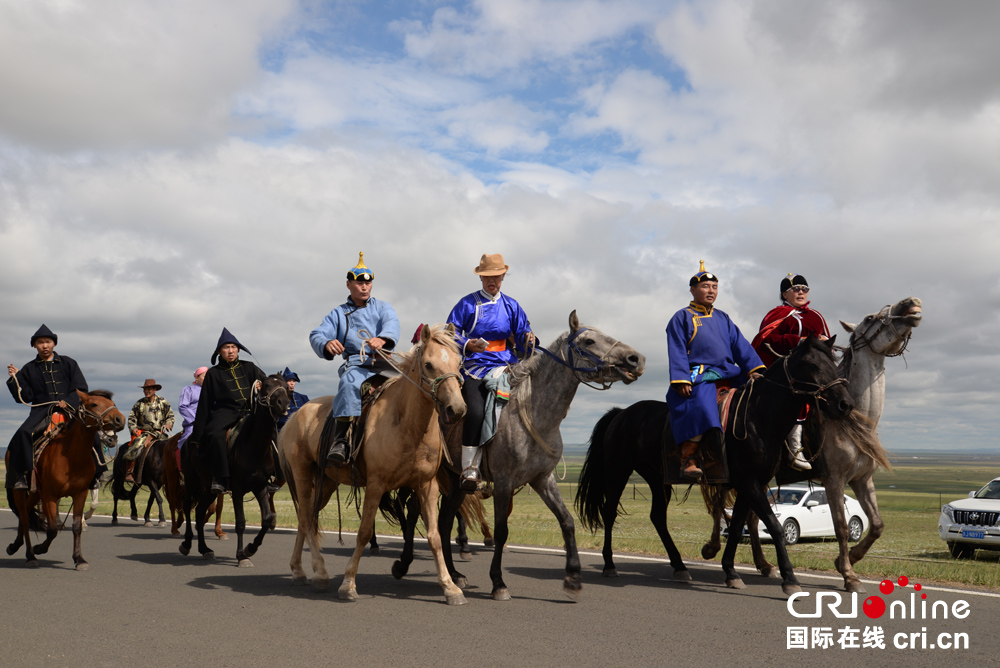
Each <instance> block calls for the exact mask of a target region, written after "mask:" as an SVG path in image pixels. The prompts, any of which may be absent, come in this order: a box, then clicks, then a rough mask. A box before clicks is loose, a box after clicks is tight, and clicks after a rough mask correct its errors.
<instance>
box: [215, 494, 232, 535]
mask: <svg viewBox="0 0 1000 668" xmlns="http://www.w3.org/2000/svg"><path fill="white" fill-rule="evenodd" d="M225 498H226V495H225V494H219V496H218V497H217V498H216V499H215V537H216V538H218V539H219V540H229V534H227V533H226V532H225V531H223V530H222V502H223V501H224V500H225Z"/></svg>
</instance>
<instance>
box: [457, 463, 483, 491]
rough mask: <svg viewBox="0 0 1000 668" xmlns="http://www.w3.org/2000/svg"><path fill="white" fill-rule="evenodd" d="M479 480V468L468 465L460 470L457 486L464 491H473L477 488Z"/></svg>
mask: <svg viewBox="0 0 1000 668" xmlns="http://www.w3.org/2000/svg"><path fill="white" fill-rule="evenodd" d="M480 480H482V477H481V476H480V475H479V469H478V468H476V467H474V466H470V467H468V468H467V469H465V470H464V471H462V477H461V481H460V482H459V484H458V486H459V487H461V488H462V490H464V491H466V492H475V491H476V489H478V488H479V481H480Z"/></svg>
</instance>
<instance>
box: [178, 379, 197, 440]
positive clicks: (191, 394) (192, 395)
mask: <svg viewBox="0 0 1000 668" xmlns="http://www.w3.org/2000/svg"><path fill="white" fill-rule="evenodd" d="M200 398H201V385H199V384H197V383H191V384H190V385H188V386H186V387H185V388H184V389H183V390H181V398H180V400H179V401H178V402H177V410H178V411H180V414H181V418H182V419H183V420H184V421H183V422H182V423H181V426H182V427H183V429H184V431H182V432H181V437H180V439H179V440H178V441H177V447H178V448H180V447H181V446H183V445H184V444H185V443H187V440H188V438H190V437H191V430H192V429H194V418H195V415H197V413H198V400H199V399H200Z"/></svg>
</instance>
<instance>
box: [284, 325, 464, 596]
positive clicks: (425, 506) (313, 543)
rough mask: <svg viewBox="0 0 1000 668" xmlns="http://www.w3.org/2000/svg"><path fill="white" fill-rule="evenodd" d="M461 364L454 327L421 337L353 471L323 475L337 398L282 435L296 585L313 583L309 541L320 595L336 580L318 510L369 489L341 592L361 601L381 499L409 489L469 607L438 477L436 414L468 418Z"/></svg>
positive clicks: (443, 572)
mask: <svg viewBox="0 0 1000 668" xmlns="http://www.w3.org/2000/svg"><path fill="white" fill-rule="evenodd" d="M461 360H462V358H461V355H460V354H459V351H458V347H457V345H456V344H455V329H454V326H452V325H449V326H448V327H446V328H440V327H435V329H434V330H431V329H430V328H429V327H427V326H426V325H425V326H424V327H423V328H422V329H421V331H420V342H419V343H418V344H417V345H416V346H414V347H413V349H412V350H410V351H409V352H408V353H406V354H404V355H402V359H401V361H400V362H399V366H400V368H401V369H403V370H404V373H403V374H402V375H401V376H399V377H396V378H393V379H391V380H389V381H387V382H386V384H385V385H384V389H383V391H382V394H381V396H380V397H379V399H378V400H377V401H375V403H374V404H373V405H372V407H371V411H370V413H369V415H368V420H367V422H366V424H365V431H364V445H363V447H362V449H361V452H360V454H359V455H358V459H357V461H356V462H355V463H354V465H353V466H341V467H336V468H334V467H331V468H324V466H323V464H324V463H325V462H323V461H320V459H319V451H320V434H321V432H322V430H323V424H324V422H325V421H326V417H327V415H328V414H329V413H330V411H331V409H332V406H333V397H322V398H320V399H316V400H313V401H310V402H309V403H307V404H306V405H305V406H303V407H302V408H300V409H299V410H298V412H296V413H295V415H293V416H292V417H291V419H290V420H289V421H288V423H287V424H286V425H285V427H284V428H283V429H282V430H281V433H280V434H279V435H278V450H279V452H280V456H281V466H282V469H283V470H284V472H285V478H286V480H287V481H288V489H289V491H290V492H291V494H292V500H293V502H294V503H295V510H296V513H297V514H298V523H299V528H298V534H297V535H296V538H295V547H294V548H293V551H292V560H291V564H290V565H291V569H292V574H293V582H294V583H295V584H304V583H305V582H306V574H305V572H304V571H303V570H302V546H303V544H304V543H305V542H306V541H308V543H309V551H310V552H311V553H312V567H313V574H314V579H313V583H314V584H315V585H316V586H317V587H318V588H320V589H325V588H326V587H327V583H328V582H329V579H330V576H329V575H328V574H327V572H326V566H325V564H324V562H323V557H322V555H321V554H320V547H319V511H320V510H321V509H322V508H323V507H324V506H326V504H327V502H328V501H329V500H330V496H331V495H332V494H333V492H334V491H335V490H336V489H337V487H338V486H339V485H353V484H357V485H358V486H361V485H364V486H366V490H365V501H364V507H363V509H362V514H361V526H360V528H359V529H358V536H357V545H356V547H355V549H354V554H353V555H352V556H351V559H350V561H349V562H348V564H347V569H346V570H345V572H344V582H343V584H341V586H340V590H339V592H338V594H339V596H340V598H342V599H345V600H352V601H353V600H357V598H358V593H357V588H356V585H355V577H356V575H357V572H358V563H359V561H360V559H361V554H362V552H363V551H364V548H365V545H366V544H367V543H368V541H369V539H370V538H371V536H372V534H373V533H374V527H375V513H376V512H377V511H378V507H379V501H380V499H381V498H382V494H383V493H384V492H386V491H390V490H393V489H398V488H400V487H409V488H411V489H412V490H414V491H415V492H416V494H417V497H418V498H419V499H420V508H421V515H422V516H423V519H424V525H425V526H426V527H427V542H428V544H429V545H430V548H431V552H432V553H433V554H434V562H435V564H436V566H437V573H438V583H439V584H440V585H441V588H442V589H443V590H444V593H445V597H446V599H447V601H448V603H449V604H450V605H461V604H463V603H465V596H464V595H463V594H462V590H461V589H459V588H458V587H456V586H455V583H454V582H452V579H451V576H450V575H448V569H447V567H446V566H445V562H444V556H443V555H442V549H441V548H442V546H441V536H440V534H439V533H438V523H437V512H438V510H437V503H438V480H437V472H438V468H439V467H440V464H441V457H442V453H443V443H442V438H441V431H440V427H439V426H438V415H437V412H436V411H435V408H437V411H439V412H440V413H441V414H442V415H446V416H448V417H449V419H450V420H451V421H452V422H454V421H456V420H458V419H460V418H462V417H463V416H464V415H465V402H464V401H463V400H462V392H461V377H460V376H459V365H460V364H461Z"/></svg>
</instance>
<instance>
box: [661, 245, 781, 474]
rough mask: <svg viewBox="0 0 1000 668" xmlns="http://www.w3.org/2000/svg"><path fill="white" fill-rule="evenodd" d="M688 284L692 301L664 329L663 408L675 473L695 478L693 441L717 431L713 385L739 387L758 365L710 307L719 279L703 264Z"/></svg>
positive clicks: (739, 337)
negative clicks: (675, 454) (673, 445)
mask: <svg viewBox="0 0 1000 668" xmlns="http://www.w3.org/2000/svg"><path fill="white" fill-rule="evenodd" d="M688 283H689V286H690V289H691V297H692V301H691V303H690V305H688V306H687V307H685V308H682V309H681V310H680V311H678V312H677V313H675V314H674V316H673V317H672V318H671V319H670V323H669V324H668V325H667V354H668V357H669V359H670V390H669V391H668V392H667V405H668V406H669V407H670V429H671V430H672V432H673V435H674V440H675V441H676V442H677V443H678V444H679V445H680V447H681V475H682V476H684V477H685V478H690V479H694V480H697V479H698V478H700V477H701V476H702V470H701V469H700V468H699V467H698V456H699V443H700V441H701V439H702V437H703V436H704V435H705V434H706V432H708V431H709V430H710V429H719V430H721V429H722V423H721V422H720V420H719V409H718V404H717V399H716V397H717V388H716V383H717V382H719V383H720V384H728V383H726V381H730V380H735V384H741V383H742V382H743V381H744V380H745V379H746V377H747V376H749V375H756V374H757V372H758V371H760V370H762V369H763V368H764V365H763V363H762V362H761V361H760V358H759V357H758V356H757V353H756V352H754V349H753V348H751V347H750V344H749V343H748V342H747V340H746V339H745V338H743V335H742V334H741V333H740V330H739V328H738V327H737V326H736V325H735V324H734V323H733V321H732V320H730V319H729V316H728V315H726V314H725V313H723V312H722V311H720V310H719V309H717V308H715V306H714V304H715V298H716V297H717V296H718V294H719V279H718V277H716V275H715V274H713V273H711V272H708V271H705V262H704V261H702V262H701V267H700V269H699V270H698V273H697V274H695V275H694V276H692V277H691V280H690V281H689V282H688Z"/></svg>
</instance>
